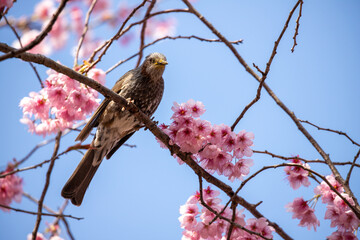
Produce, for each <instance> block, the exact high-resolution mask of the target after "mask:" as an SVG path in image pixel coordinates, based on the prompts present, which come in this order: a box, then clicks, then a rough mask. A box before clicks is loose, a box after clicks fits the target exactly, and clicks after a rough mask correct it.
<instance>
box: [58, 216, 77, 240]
mask: <svg viewBox="0 0 360 240" xmlns="http://www.w3.org/2000/svg"><path fill="white" fill-rule="evenodd" d="M61 220H62V221H63V223H64V225H65V228H66V232H67V234H68V235H69V237H70V239H71V240H75V238H74V235H73V234H72V232H71V230H70V225H69V223H68V222H67V220H66V218H62V219H61Z"/></svg>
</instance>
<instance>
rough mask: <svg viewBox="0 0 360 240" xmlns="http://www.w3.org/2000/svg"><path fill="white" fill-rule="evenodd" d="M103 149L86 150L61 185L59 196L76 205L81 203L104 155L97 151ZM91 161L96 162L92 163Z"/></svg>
mask: <svg viewBox="0 0 360 240" xmlns="http://www.w3.org/2000/svg"><path fill="white" fill-rule="evenodd" d="M103 150H104V149H96V148H95V149H93V148H90V149H89V150H87V152H86V153H85V155H84V157H83V158H82V159H81V162H80V163H79V165H78V166H77V168H76V169H75V171H74V173H73V174H72V175H71V177H70V178H69V180H68V181H67V182H66V184H65V186H64V187H63V189H62V191H61V196H63V197H64V198H69V199H71V202H72V203H73V204H74V205H76V206H80V205H81V202H82V200H83V198H84V195H85V192H86V189H87V188H88V186H89V184H90V182H91V179H92V178H93V177H94V175H95V173H96V170H97V169H98V167H99V166H100V163H101V161H102V159H103V157H104V154H101V153H100V154H99V151H101V152H103ZM94 158H97V159H94ZM93 162H95V163H97V164H93Z"/></svg>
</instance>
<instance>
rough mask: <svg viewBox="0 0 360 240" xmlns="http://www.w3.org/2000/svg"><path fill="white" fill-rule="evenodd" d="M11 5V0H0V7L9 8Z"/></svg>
mask: <svg viewBox="0 0 360 240" xmlns="http://www.w3.org/2000/svg"><path fill="white" fill-rule="evenodd" d="M12 5H13V0H0V9H2V8H5V7H7V8H11V7H12Z"/></svg>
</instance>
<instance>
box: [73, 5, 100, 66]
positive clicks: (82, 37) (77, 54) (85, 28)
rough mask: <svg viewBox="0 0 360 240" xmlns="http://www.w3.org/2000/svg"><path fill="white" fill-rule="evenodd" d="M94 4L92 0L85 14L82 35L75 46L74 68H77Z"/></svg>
mask: <svg viewBox="0 0 360 240" xmlns="http://www.w3.org/2000/svg"><path fill="white" fill-rule="evenodd" d="M96 2H97V0H93V1H92V2H91V5H90V8H89V10H88V11H87V13H86V17H85V25H84V30H83V32H82V34H81V37H80V39H79V42H78V45H77V48H76V53H75V59H74V67H76V66H77V63H78V57H79V52H80V48H81V45H82V44H83V42H84V39H85V35H86V33H87V31H88V29H89V21H90V15H91V13H92V11H93V9H94V7H95V4H96Z"/></svg>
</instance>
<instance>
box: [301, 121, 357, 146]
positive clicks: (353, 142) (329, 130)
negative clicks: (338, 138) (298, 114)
mask: <svg viewBox="0 0 360 240" xmlns="http://www.w3.org/2000/svg"><path fill="white" fill-rule="evenodd" d="M298 120H299V121H300V122H302V123H306V124H309V125H311V126H313V127H316V128H317V129H318V130H323V131H328V132H333V133H337V134H339V135H343V136H345V137H346V138H347V139H349V140H350V142H351V143H352V144H354V145H356V146H358V147H360V144H359V143H357V142H355V141H354V140H353V139H352V138H351V137H349V135H348V134H347V133H345V132H342V131H337V130H333V129H330V128H322V127H319V126H318V125H315V124H313V123H311V122H309V121H307V120H301V119H298Z"/></svg>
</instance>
